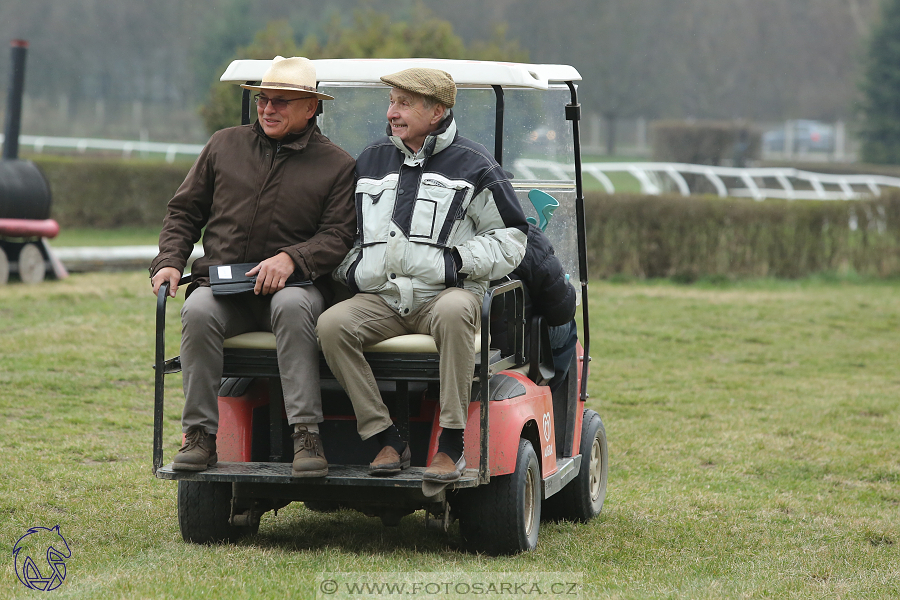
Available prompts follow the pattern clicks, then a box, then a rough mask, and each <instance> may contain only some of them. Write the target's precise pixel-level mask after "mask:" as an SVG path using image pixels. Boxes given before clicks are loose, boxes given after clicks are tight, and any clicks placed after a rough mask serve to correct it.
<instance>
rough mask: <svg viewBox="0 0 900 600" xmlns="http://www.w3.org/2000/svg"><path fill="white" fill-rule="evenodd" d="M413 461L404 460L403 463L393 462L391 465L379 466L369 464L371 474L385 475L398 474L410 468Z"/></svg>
mask: <svg viewBox="0 0 900 600" xmlns="http://www.w3.org/2000/svg"><path fill="white" fill-rule="evenodd" d="M411 462H412V461H404V462H402V463H391V464H389V465H382V466H379V467H373V466H372V465H369V475H376V476H383V475H396V474H397V473H399V472H400V471H402V470H403V469H408V468H409V465H410V463H411Z"/></svg>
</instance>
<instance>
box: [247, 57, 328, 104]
mask: <svg viewBox="0 0 900 600" xmlns="http://www.w3.org/2000/svg"><path fill="white" fill-rule="evenodd" d="M241 87H242V88H244V89H247V90H256V91H260V90H279V91H291V92H300V91H303V92H309V93H310V94H312V95H314V96H315V97H317V98H321V99H322V100H334V96H329V95H328V94H323V93H321V92H319V91H317V90H316V67H315V66H314V65H313V64H312V61H311V60H309V59H308V58H304V57H302V56H295V57H293V58H285V57H283V56H276V57H275V58H273V59H272V66H271V67H269V70H268V71H266V73H265V75H263V78H262V81H261V82H260V84H259V85H245V84H242V85H241Z"/></svg>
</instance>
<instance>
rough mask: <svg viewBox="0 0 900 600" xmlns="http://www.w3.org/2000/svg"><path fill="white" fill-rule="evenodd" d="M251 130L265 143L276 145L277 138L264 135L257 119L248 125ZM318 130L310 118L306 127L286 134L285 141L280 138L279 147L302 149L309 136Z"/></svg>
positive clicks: (313, 120)
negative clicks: (297, 131)
mask: <svg viewBox="0 0 900 600" xmlns="http://www.w3.org/2000/svg"><path fill="white" fill-rule="evenodd" d="M250 128H251V129H252V130H253V132H254V133H255V134H256V135H258V136H259V137H261V138H262V139H264V140H265V141H266V142H267V143H269V144H272V146H277V145H278V140H273V139H272V138H270V137H269V136H267V135H266V132H265V131H263V128H262V125H260V124H259V121H256V122H254V123H253V125H251V126H250ZM317 130H318V127H317V124H316V120H315V119H310V120H309V124H308V125H307V126H306V129H304V130H303V131H301V132H300V133H291V134H289V135H287V136H286V137H285V138H284V139H286V140H288V141H287V143H284V141H283V140H282V144H281V146H280V147H281V148H285V149H287V150H303V149H304V148H306V145H307V144H308V143H309V138H311V137H312V135H313V133H314V132H315V131H317Z"/></svg>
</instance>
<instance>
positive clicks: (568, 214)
mask: <svg viewBox="0 0 900 600" xmlns="http://www.w3.org/2000/svg"><path fill="white" fill-rule="evenodd" d="M321 91H322V92H324V93H326V94H330V95H332V96H334V98H335V99H334V100H327V101H325V102H324V103H323V104H324V111H325V112H324V113H323V114H322V115H321V116H320V117H319V126H320V128H321V129H322V132H323V133H324V134H325V135H327V136H328V137H329V138H330V139H331V140H332V141H333V142H335V143H336V144H337V145H339V146H340V147H341V148H343V149H344V150H346V151H347V152H349V153H350V154H351V155H352V156H353V157H354V158H355V157H357V156H359V154H360V153H361V152H362V151H363V150H364V149H365V148H366V146H368V145H369V144H370V143H372V142H373V141H375V140H377V139H379V138H382V137H384V136H385V135H386V131H385V129H386V126H387V117H386V112H387V99H388V88H387V87H386V86H381V85H379V86H373V85H367V86H360V85H340V86H323V87H322V88H321ZM569 102H570V94H569V88H568V87H567V86H565V85H554V86H551V89H550V90H548V91H541V90H533V89H507V90H504V119H503V121H504V129H503V157H502V161H501V162H502V164H503V168H504V169H506V171H507V172H508V173H509V174H510V179H511V180H512V182H513V187H514V188H515V190H516V195H517V196H518V198H519V201H520V202H521V204H522V209H523V210H524V211H525V215H526V216H528V217H531V218H533V219H534V220H535V222H536V223H538V224H540V223H541V219H540V216H539V215H538V212H537V210H536V209H535V207H534V206H533V205H532V203H531V201H530V200H529V198H528V193H529V191H531V190H532V189H540V190H543V191H545V192H547V193H549V194H550V195H552V196H553V197H554V198H555V199H556V200H557V201H558V202H559V203H560V206H559V208H557V209H556V210H555V211H554V212H553V216H552V218H551V219H550V221H549V223H548V224H547V226H546V229H545V230H544V232H545V233H546V234H547V237H548V238H550V241H551V243H552V244H553V247H554V249H555V250H556V254H557V256H558V257H559V259H560V261H561V262H562V264H563V267H564V268H565V269H566V272H567V273H568V274H569V275H570V279H571V281H572V282H573V283H574V282H577V281H578V276H579V271H578V245H577V238H576V232H577V231H578V229H577V227H576V223H575V182H574V173H575V166H574V164H575V159H574V143H573V141H572V125H571V123H569V122H568V121H566V118H565V106H566V104H568V103H569ZM495 112H496V97H495V94H494V91H493V90H492V89H465V88H463V89H460V90H459V91H458V93H457V99H456V105H455V106H454V107H453V113H454V116H455V119H456V122H457V128H458V130H459V133H460V135H462V136H465V137H467V138H469V139H471V140H473V141H476V142H478V143H480V144H482V145H484V146H485V147H486V148H487V150H488V152H490V153H491V154H492V155H493V154H494V136H495V130H494V127H495V126H494V118H495ZM495 158H496V157H495ZM533 161H539V162H541V161H551V162H553V163H557V164H558V165H559V166H558V167H556V168H557V169H563V170H564V171H565V173H566V175H564V177H565V178H564V179H562V180H560V179H553V180H542V179H537V178H535V173H538V174H540V173H541V172H542V170H541V169H535V168H534V167H535V166H536V163H535V162H533ZM543 172H546V170H543ZM576 289H577V286H576Z"/></svg>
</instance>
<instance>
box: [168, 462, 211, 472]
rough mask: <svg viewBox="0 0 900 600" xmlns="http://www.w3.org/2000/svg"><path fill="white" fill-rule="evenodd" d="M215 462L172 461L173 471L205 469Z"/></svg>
mask: <svg viewBox="0 0 900 600" xmlns="http://www.w3.org/2000/svg"><path fill="white" fill-rule="evenodd" d="M215 465H216V463H213V464H211V465H195V464H190V463H175V462H173V463H172V470H173V471H205V470H207V469H208V468H210V467H214V466H215Z"/></svg>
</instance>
